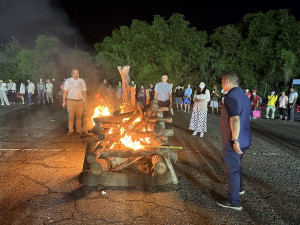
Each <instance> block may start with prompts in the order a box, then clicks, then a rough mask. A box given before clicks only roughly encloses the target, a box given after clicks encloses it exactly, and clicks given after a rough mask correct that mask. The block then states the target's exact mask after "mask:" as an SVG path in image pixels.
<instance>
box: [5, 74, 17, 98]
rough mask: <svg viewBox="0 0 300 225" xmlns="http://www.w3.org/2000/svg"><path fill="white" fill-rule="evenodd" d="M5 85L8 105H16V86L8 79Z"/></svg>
mask: <svg viewBox="0 0 300 225" xmlns="http://www.w3.org/2000/svg"><path fill="white" fill-rule="evenodd" d="M8 81H9V82H8V84H7V97H8V101H9V102H10V103H13V104H16V102H17V85H16V83H14V82H13V80H12V79H11V78H10V79H9V80H8Z"/></svg>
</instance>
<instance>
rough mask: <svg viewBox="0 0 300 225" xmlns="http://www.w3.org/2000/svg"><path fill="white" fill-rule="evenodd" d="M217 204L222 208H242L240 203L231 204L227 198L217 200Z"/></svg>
mask: <svg viewBox="0 0 300 225" xmlns="http://www.w3.org/2000/svg"><path fill="white" fill-rule="evenodd" d="M217 204H218V205H219V206H222V207H224V208H230V209H235V210H242V206H241V204H235V205H234V204H232V203H231V202H230V201H229V200H224V201H220V202H217Z"/></svg>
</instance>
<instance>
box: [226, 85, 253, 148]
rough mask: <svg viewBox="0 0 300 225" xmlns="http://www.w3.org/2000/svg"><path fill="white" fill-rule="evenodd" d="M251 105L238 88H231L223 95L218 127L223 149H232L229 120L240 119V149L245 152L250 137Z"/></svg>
mask: <svg viewBox="0 0 300 225" xmlns="http://www.w3.org/2000/svg"><path fill="white" fill-rule="evenodd" d="M250 115H251V103H250V100H249V98H248V96H247V95H245V94H244V92H243V91H242V89H241V88H240V87H235V88H232V89H231V90H230V91H229V92H228V94H226V95H225V98H224V105H223V106H222V108H221V120H220V125H221V126H220V127H221V133H222V143H223V149H228V148H230V149H232V143H231V139H232V133H231V127H230V118H231V117H234V116H239V117H240V133H239V142H240V148H241V149H242V150H246V149H248V148H249V147H250V145H251V141H252V137H251V130H250Z"/></svg>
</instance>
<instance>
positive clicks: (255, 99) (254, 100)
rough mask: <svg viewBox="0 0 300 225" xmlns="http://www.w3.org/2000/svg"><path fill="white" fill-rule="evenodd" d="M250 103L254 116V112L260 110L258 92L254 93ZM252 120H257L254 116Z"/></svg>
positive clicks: (254, 91)
mask: <svg viewBox="0 0 300 225" xmlns="http://www.w3.org/2000/svg"><path fill="white" fill-rule="evenodd" d="M250 102H251V106H252V107H251V108H252V114H253V111H257V110H258V103H259V97H258V95H257V94H256V90H253V91H252V96H251V98H250ZM252 119H257V118H256V117H255V116H252Z"/></svg>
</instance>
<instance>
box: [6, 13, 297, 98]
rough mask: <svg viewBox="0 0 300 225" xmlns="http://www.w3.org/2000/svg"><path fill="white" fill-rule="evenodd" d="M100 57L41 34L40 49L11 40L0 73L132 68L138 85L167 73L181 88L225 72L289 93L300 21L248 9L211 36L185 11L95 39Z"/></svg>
mask: <svg viewBox="0 0 300 225" xmlns="http://www.w3.org/2000/svg"><path fill="white" fill-rule="evenodd" d="M95 50H96V54H95V53H94V52H93V53H92V52H85V51H80V50H74V49H66V48H63V47H62V46H61V43H60V41H59V40H58V39H57V38H56V37H49V36H45V35H40V36H38V37H37V39H36V41H35V47H34V48H33V49H26V48H25V47H23V46H22V45H21V44H20V43H19V41H18V40H16V39H15V38H12V39H11V41H10V42H9V43H6V44H5V45H4V46H3V47H2V48H1V49H0V78H1V79H3V80H8V78H10V77H12V78H13V79H14V80H19V79H23V80H24V79H27V78H31V79H32V80H37V79H38V78H40V77H41V78H56V79H63V77H66V76H68V75H69V72H70V69H71V68H73V67H77V68H79V69H80V70H81V73H82V75H83V76H86V77H97V78H99V79H100V78H107V79H108V80H109V81H110V82H117V81H118V80H119V79H120V75H119V74H118V70H117V66H120V65H121V66H122V65H123V66H124V65H130V66H131V70H130V76H131V78H132V79H134V80H135V81H136V83H137V84H138V85H141V84H144V85H147V84H149V83H155V82H157V81H158V80H159V79H160V76H161V74H162V73H164V72H166V73H168V74H169V77H170V82H173V83H174V84H175V85H177V84H183V85H186V84H188V83H190V84H192V85H194V86H196V85H197V84H198V83H199V82H200V81H201V80H204V81H206V82H207V83H208V85H209V86H212V85H213V84H218V85H219V86H220V78H221V77H220V76H221V74H222V72H224V71H226V70H236V71H238V72H239V73H240V74H241V76H242V83H241V86H242V87H243V88H249V89H256V90H258V91H259V94H260V95H265V94H266V93H267V92H269V91H270V89H276V90H277V91H281V90H286V89H287V88H288V87H289V86H290V85H291V80H292V79H293V78H299V74H300V61H299V58H300V22H299V21H296V19H295V17H294V16H293V15H291V14H290V13H289V11H288V10H286V9H281V10H271V11H268V12H266V13H262V12H258V13H252V14H246V15H245V16H244V17H243V20H242V21H241V22H240V23H238V24H236V25H234V24H230V25H226V26H222V27H218V28H216V29H215V30H214V33H213V34H211V35H210V36H208V35H207V33H206V32H205V31H198V30H197V29H196V28H195V27H191V26H190V23H189V22H188V21H187V20H185V19H184V16H183V15H181V14H173V15H172V16H171V17H170V18H168V19H165V18H163V17H161V16H154V20H153V22H152V23H151V24H148V23H146V22H144V21H140V20H133V21H132V24H131V26H130V27H127V26H121V27H120V28H119V29H117V30H114V31H113V32H112V35H111V36H108V37H106V38H105V39H104V40H103V41H102V42H99V43H96V44H95Z"/></svg>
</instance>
